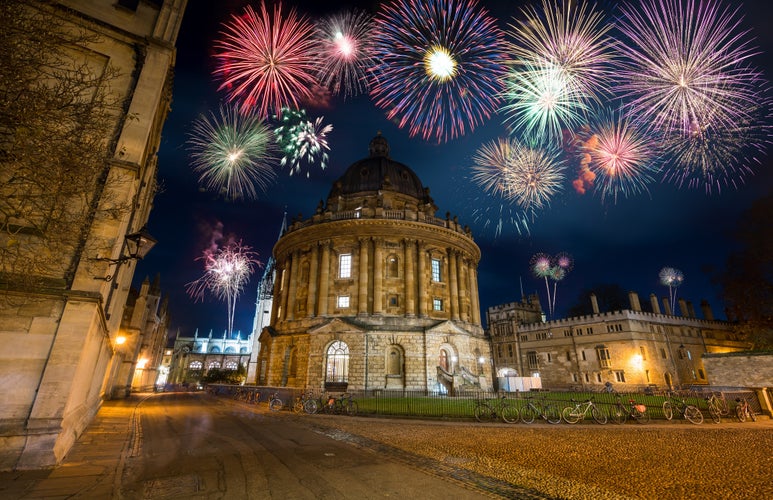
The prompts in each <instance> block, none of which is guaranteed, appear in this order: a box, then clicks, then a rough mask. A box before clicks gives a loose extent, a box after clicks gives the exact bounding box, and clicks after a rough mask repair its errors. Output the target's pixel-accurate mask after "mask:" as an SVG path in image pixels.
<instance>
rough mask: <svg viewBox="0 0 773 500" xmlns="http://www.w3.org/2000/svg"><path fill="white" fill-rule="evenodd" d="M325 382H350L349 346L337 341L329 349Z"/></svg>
mask: <svg viewBox="0 0 773 500" xmlns="http://www.w3.org/2000/svg"><path fill="white" fill-rule="evenodd" d="M325 365H326V368H325V382H348V381H349V346H348V345H346V343H345V342H343V341H341V340H336V341H335V342H333V343H332V344H330V346H329V347H328V348H327V356H326V364H325Z"/></svg>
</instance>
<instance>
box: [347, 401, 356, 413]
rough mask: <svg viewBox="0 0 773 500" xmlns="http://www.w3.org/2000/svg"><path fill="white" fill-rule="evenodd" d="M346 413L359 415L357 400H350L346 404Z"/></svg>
mask: <svg viewBox="0 0 773 500" xmlns="http://www.w3.org/2000/svg"><path fill="white" fill-rule="evenodd" d="M346 414H347V415H351V416H354V415H357V401H349V403H347V405H346Z"/></svg>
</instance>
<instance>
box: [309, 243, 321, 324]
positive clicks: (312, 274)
mask: <svg viewBox="0 0 773 500" xmlns="http://www.w3.org/2000/svg"><path fill="white" fill-rule="evenodd" d="M318 274H319V245H318V244H316V243H314V244H312V245H311V262H310V263H309V296H308V298H307V302H306V311H307V314H308V315H309V316H310V317H312V318H313V317H314V315H315V314H314V313H315V311H316V310H317V309H316V307H317V282H318V281H319V276H317V275H318Z"/></svg>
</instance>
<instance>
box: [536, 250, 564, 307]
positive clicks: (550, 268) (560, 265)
mask: <svg viewBox="0 0 773 500" xmlns="http://www.w3.org/2000/svg"><path fill="white" fill-rule="evenodd" d="M529 265H530V266H531V271H532V273H534V276H536V277H537V278H542V279H544V280H545V290H546V292H547V296H548V310H549V312H550V315H551V316H553V315H554V314H555V311H556V296H557V285H558V282H559V281H561V280H562V279H564V278H565V277H566V275H567V274H569V271H571V270H572V269H573V268H574V259H572V256H571V255H569V254H568V253H566V252H560V253H558V254H557V255H555V256H554V257H551V256H550V255H548V254H545V253H541V252H540V253H536V254H534V255H533V256H532V257H531V260H530V261H529ZM549 279H551V280H553V293H552V294H551V293H550V283H549V282H548V280H549Z"/></svg>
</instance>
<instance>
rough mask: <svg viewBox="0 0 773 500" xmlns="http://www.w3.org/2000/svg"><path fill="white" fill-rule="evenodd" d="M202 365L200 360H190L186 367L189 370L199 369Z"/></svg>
mask: <svg viewBox="0 0 773 500" xmlns="http://www.w3.org/2000/svg"><path fill="white" fill-rule="evenodd" d="M203 367H204V365H203V364H202V362H201V361H191V364H189V365H188V369H190V370H201V369H202V368H203Z"/></svg>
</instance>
